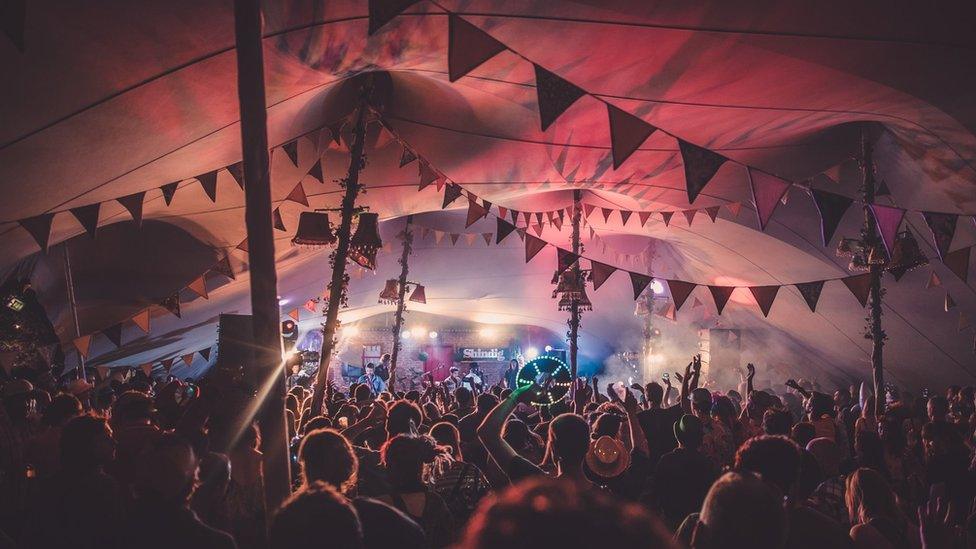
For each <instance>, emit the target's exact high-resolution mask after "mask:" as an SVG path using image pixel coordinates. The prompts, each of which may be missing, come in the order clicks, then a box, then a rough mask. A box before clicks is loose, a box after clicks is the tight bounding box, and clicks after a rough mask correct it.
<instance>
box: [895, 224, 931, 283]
mask: <svg viewBox="0 0 976 549" xmlns="http://www.w3.org/2000/svg"><path fill="white" fill-rule="evenodd" d="M928 264H929V258H927V257H925V254H924V253H922V250H921V249H919V247H918V241H917V240H915V235H913V234H912V233H911V231H902V232H900V233H898V236H897V237H896V238H895V245H894V247H893V249H892V251H891V262H889V264H888V271H889V272H890V273H891V274H892V276H894V277H895V281H896V282H897V281H898V280H901V277H903V276H905V273H907V272H908V271H911V270H912V269H917V268H918V267H922V266H925V265H928Z"/></svg>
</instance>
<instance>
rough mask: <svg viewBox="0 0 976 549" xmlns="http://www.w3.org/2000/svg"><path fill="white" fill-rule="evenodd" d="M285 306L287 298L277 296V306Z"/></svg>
mask: <svg viewBox="0 0 976 549" xmlns="http://www.w3.org/2000/svg"><path fill="white" fill-rule="evenodd" d="M287 304H288V298H287V297H281V296H280V295H279V296H278V305H287Z"/></svg>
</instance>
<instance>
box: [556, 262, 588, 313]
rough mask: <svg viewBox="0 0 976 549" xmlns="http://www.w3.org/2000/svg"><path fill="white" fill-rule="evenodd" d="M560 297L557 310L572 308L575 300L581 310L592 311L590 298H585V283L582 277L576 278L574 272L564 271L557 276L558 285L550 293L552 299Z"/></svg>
mask: <svg viewBox="0 0 976 549" xmlns="http://www.w3.org/2000/svg"><path fill="white" fill-rule="evenodd" d="M557 295H559V296H560V298H559V305H558V306H559V310H560V311H568V310H570V309H571V308H572V305H573V301H574V300H575V301H576V303H577V305H579V307H580V309H581V310H584V311H591V310H593V304H592V303H590V298H588V297H587V296H586V281H585V277H584V276H578V275H577V273H576V272H575V271H572V270H566V271H563V273H562V274H560V275H559V284H557V285H556V289H555V290H554V291H553V292H552V297H556V296H557Z"/></svg>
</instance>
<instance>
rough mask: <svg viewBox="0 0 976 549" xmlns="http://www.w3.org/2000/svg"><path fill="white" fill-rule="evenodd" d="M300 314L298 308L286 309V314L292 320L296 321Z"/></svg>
mask: <svg viewBox="0 0 976 549" xmlns="http://www.w3.org/2000/svg"><path fill="white" fill-rule="evenodd" d="M300 315H301V313H300V311H299V309H292V310H290V311H288V316H289V317H291V319H292V320H294V321H295V322H298V319H299V318H300Z"/></svg>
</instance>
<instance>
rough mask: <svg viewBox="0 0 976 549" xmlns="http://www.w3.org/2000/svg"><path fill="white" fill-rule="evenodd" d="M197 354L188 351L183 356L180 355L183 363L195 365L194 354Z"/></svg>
mask: <svg viewBox="0 0 976 549" xmlns="http://www.w3.org/2000/svg"><path fill="white" fill-rule="evenodd" d="M195 354H196V353H187V354H185V355H183V356H182V357H180V358H181V359H182V360H183V364H186V365H187V366H193V356H194V355H195Z"/></svg>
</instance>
